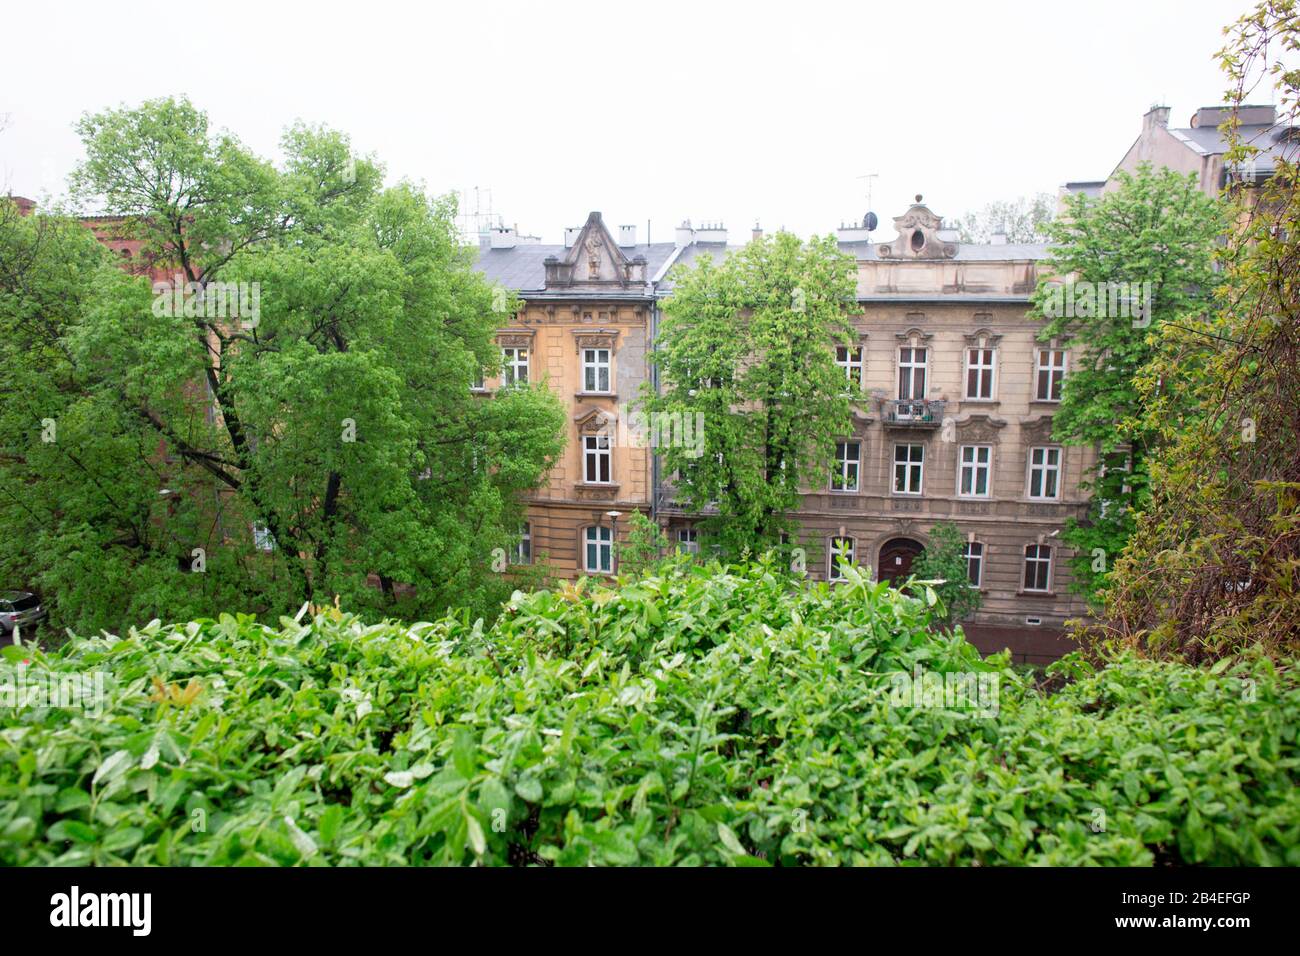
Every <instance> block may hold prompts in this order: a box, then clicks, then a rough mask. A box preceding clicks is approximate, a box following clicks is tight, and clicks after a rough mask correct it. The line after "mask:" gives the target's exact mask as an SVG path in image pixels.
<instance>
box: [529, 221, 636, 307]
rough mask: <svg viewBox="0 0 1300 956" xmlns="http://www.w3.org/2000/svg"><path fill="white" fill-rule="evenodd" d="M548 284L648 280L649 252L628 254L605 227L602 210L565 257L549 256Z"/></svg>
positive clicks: (623, 285)
mask: <svg viewBox="0 0 1300 956" xmlns="http://www.w3.org/2000/svg"><path fill="white" fill-rule="evenodd" d="M543 264H544V265H545V266H546V287H547V288H548V289H551V288H570V287H573V286H595V287H601V286H605V287H609V286H616V287H619V288H626V287H627V286H630V285H632V284H634V283H643V282H645V281H646V280H647V278H648V277H647V275H646V258H645V256H635V257H633V258H628V256H627V255H626V254H624V252H623V250H622V249H620V248H619V246H618V243H617V242H615V241H614V237H613V236H611V235H610V234H609V230H608V229H606V228H605V223H604V222H603V221H602V220H601V218H600V213H598V212H593V213H591V215H589V216H588V217H587V222H586V225H584V226H583V227H582V229H581V230H579V232H578V235H577V237H576V238H575V239H574V241H573V245H571V246H570V247H569V248H568V249H567V250H566V251H565V253H564V257H563V258H557V257H556V256H548V257H547V258H546V259H545V260H544V263H543Z"/></svg>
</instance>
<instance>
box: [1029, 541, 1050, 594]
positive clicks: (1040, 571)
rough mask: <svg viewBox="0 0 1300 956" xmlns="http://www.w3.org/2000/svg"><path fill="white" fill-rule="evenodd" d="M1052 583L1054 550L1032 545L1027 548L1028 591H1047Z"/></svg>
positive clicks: (1048, 547)
mask: <svg viewBox="0 0 1300 956" xmlns="http://www.w3.org/2000/svg"><path fill="white" fill-rule="evenodd" d="M1051 583H1052V548H1051V546H1050V545H1046V544H1031V545H1028V546H1026V548H1025V587H1024V590H1026V591H1047V590H1049V588H1050V585H1051Z"/></svg>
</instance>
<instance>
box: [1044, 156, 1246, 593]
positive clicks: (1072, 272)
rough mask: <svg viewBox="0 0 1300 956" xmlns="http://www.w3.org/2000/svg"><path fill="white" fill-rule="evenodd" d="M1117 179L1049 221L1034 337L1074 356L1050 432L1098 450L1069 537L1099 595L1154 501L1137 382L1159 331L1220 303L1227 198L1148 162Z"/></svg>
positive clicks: (1152, 431) (1079, 570)
mask: <svg viewBox="0 0 1300 956" xmlns="http://www.w3.org/2000/svg"><path fill="white" fill-rule="evenodd" d="M1118 180H1119V186H1118V188H1117V189H1115V190H1113V191H1111V192H1108V193H1106V194H1104V195H1103V196H1102V197H1101V198H1099V199H1091V198H1089V197H1087V196H1085V195H1083V194H1076V195H1073V196H1071V197H1069V199H1068V200H1067V208H1066V212H1065V214H1064V215H1063V216H1062V217H1061V218H1059V219H1057V220H1055V221H1053V222H1052V223H1051V224H1050V225H1049V226H1048V227H1047V229H1048V233H1049V234H1050V236H1051V239H1052V242H1053V246H1052V248H1051V252H1050V255H1049V258H1048V260H1047V262H1046V266H1047V271H1048V273H1049V277H1048V278H1045V279H1044V280H1042V281H1040V283H1039V286H1038V288H1037V290H1036V291H1035V293H1034V297H1033V302H1034V313H1035V314H1036V315H1038V316H1040V317H1043V318H1045V319H1046V322H1045V324H1044V325H1043V327H1042V329H1041V330H1040V332H1039V338H1040V339H1042V340H1043V341H1044V342H1050V341H1051V340H1053V339H1055V340H1057V343H1058V345H1060V346H1061V347H1069V348H1070V349H1071V351H1072V358H1071V368H1070V370H1069V374H1068V375H1067V376H1066V378H1065V383H1064V389H1063V393H1062V396H1061V405H1060V408H1059V410H1058V411H1057V413H1056V414H1055V416H1054V418H1053V424H1052V431H1053V437H1054V438H1055V439H1056V440H1058V441H1062V442H1066V443H1071V444H1083V445H1092V446H1094V447H1096V448H1098V450H1099V458H1098V466H1097V468H1096V469H1095V470H1094V472H1093V473H1092V474H1091V475H1089V476H1087V478H1086V479H1085V481H1084V482H1083V486H1084V487H1085V488H1089V489H1090V490H1091V491H1092V503H1091V507H1090V512H1089V515H1088V517H1087V519H1086V520H1084V521H1076V520H1073V519H1072V520H1071V521H1070V522H1069V524H1068V527H1067V529H1066V532H1065V536H1064V540H1065V542H1066V543H1067V544H1068V545H1070V546H1071V547H1072V548H1074V549H1075V551H1076V557H1075V558H1074V560H1073V562H1072V570H1073V572H1074V580H1075V587H1076V589H1078V590H1080V591H1081V592H1083V593H1084V594H1086V595H1089V596H1090V597H1093V598H1094V599H1095V598H1096V597H1097V595H1098V593H1099V591H1100V590H1101V589H1102V588H1103V587H1104V586H1105V581H1106V579H1107V577H1108V575H1109V571H1110V568H1111V565H1112V563H1113V561H1114V560H1115V558H1116V557H1118V555H1119V554H1120V552H1121V551H1122V550H1123V548H1124V545H1125V543H1126V542H1127V541H1128V540H1129V537H1130V536H1131V535H1132V533H1133V528H1134V522H1135V519H1136V516H1137V514H1139V513H1140V512H1141V511H1142V510H1143V509H1144V508H1145V507H1146V504H1147V501H1148V500H1149V489H1148V458H1149V455H1150V453H1151V451H1152V448H1153V447H1154V446H1155V445H1156V444H1158V442H1159V441H1160V435H1159V432H1158V430H1157V429H1156V427H1155V424H1154V419H1153V416H1151V415H1150V414H1149V409H1150V402H1151V399H1150V397H1149V396H1147V395H1144V394H1142V393H1141V392H1140V391H1139V380H1140V379H1141V377H1142V376H1143V374H1144V373H1145V371H1146V370H1147V369H1148V368H1149V366H1150V365H1151V363H1152V361H1153V360H1154V359H1155V357H1156V356H1157V354H1158V352H1159V342H1160V336H1161V331H1162V329H1163V328H1164V327H1165V326H1166V325H1168V324H1170V323H1183V322H1185V321H1187V320H1188V318H1189V317H1191V316H1196V315H1199V314H1201V313H1202V312H1204V310H1205V309H1206V308H1207V307H1208V305H1209V304H1210V303H1211V302H1212V301H1213V298H1214V289H1215V286H1216V285H1217V284H1218V276H1217V274H1216V273H1215V271H1214V251H1215V245H1216V240H1217V238H1218V237H1219V235H1221V233H1222V229H1223V223H1224V218H1223V215H1222V207H1221V204H1220V203H1219V202H1218V201H1217V200H1215V199H1212V198H1210V197H1208V196H1206V195H1205V194H1204V193H1202V192H1201V191H1200V189H1199V188H1198V187H1197V184H1196V181H1195V177H1193V176H1181V175H1179V174H1177V173H1175V172H1173V171H1171V170H1168V169H1161V170H1159V171H1156V170H1153V169H1152V168H1151V167H1150V165H1148V164H1143V165H1142V166H1141V167H1140V168H1139V170H1138V172H1137V175H1135V176H1131V175H1129V174H1128V173H1124V172H1121V173H1120V174H1119V175H1118ZM1062 281H1064V282H1065V283H1067V284H1072V285H1073V288H1066V286H1063V285H1062Z"/></svg>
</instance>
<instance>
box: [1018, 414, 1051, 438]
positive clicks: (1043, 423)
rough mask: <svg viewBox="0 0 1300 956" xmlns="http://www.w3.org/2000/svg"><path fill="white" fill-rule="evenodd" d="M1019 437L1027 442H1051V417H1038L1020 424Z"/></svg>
mask: <svg viewBox="0 0 1300 956" xmlns="http://www.w3.org/2000/svg"><path fill="white" fill-rule="evenodd" d="M1020 435H1021V437H1022V438H1023V439H1024V440H1025V441H1029V442H1048V441H1051V440H1052V416H1051V415H1039V416H1037V417H1036V418H1030V419H1028V420H1026V421H1023V422H1021V423H1020Z"/></svg>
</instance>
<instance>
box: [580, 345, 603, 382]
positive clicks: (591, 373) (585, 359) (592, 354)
mask: <svg viewBox="0 0 1300 956" xmlns="http://www.w3.org/2000/svg"><path fill="white" fill-rule="evenodd" d="M582 390H583V391H584V392H608V391H609V390H610V387H609V349H583V350H582Z"/></svg>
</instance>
